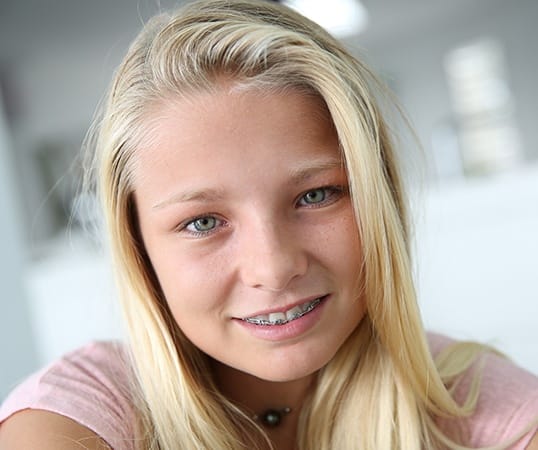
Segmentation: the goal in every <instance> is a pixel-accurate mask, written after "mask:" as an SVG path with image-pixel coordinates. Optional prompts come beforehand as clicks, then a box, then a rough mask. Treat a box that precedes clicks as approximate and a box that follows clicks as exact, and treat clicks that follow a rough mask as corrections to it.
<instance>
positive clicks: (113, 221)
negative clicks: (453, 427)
mask: <svg viewBox="0 0 538 450" xmlns="http://www.w3.org/2000/svg"><path fill="white" fill-rule="evenodd" d="M221 76H226V77H227V78H228V79H232V80H234V81H235V83H237V84H238V85H240V86H243V87H245V88H252V89H268V90H271V89H283V88H294V89H302V90H305V91H308V92H310V93H313V94H315V95H317V96H319V97H320V98H321V99H323V101H324V102H325V104H326V106H327V108H328V110H329V112H330V115H331V117H332V120H333V122H334V126H335V129H336V131H337V134H338V138H339V142H340V146H341V152H342V155H343V158H344V161H345V165H346V169H347V172H348V175H349V184H350V192H351V197H352V200H353V204H354V209H355V211H356V220H357V224H358V227H359V232H360V236H361V242H362V246H363V250H364V265H363V267H362V272H361V277H362V283H363V286H362V289H363V291H364V297H365V299H366V301H367V316H366V317H365V319H364V320H363V321H362V322H361V324H360V325H359V326H358V327H357V329H356V330H355V331H354V333H353V334H352V335H351V336H350V337H349V339H348V340H347V341H346V342H345V344H344V345H343V346H342V347H341V348H340V349H339V351H338V352H337V354H336V356H335V357H334V358H333V360H332V361H331V362H330V363H329V364H328V365H327V366H326V367H324V368H323V369H322V370H321V371H320V373H319V376H318V381H317V385H316V387H315V389H314V391H313V393H312V395H311V397H310V398H309V399H308V402H307V404H306V405H304V407H303V410H302V412H301V417H300V423H299V431H298V437H297V446H298V448H299V449H301V450H307V449H309V450H313V449H319V450H329V449H332V450H346V449H377V450H389V449H401V450H417V449H420V448H437V447H443V446H446V447H449V448H454V449H455V448H460V447H459V446H458V445H457V444H456V443H454V442H453V441H452V439H449V438H448V437H446V436H444V435H443V433H442V432H441V431H440V430H439V428H438V427H437V425H436V424H435V421H434V417H436V416H445V417H462V416H465V415H468V414H469V413H470V412H471V411H472V407H473V405H474V402H475V398H474V397H473V396H471V397H470V398H469V401H468V402H467V403H466V404H465V405H463V406H459V405H458V404H456V403H455V401H454V400H453V398H452V397H451V395H450V393H449V392H448V391H447V389H446V388H445V385H444V383H443V382H444V381H446V380H443V374H440V370H439V369H438V368H437V367H436V366H435V364H434V362H433V360H432V357H431V354H430V351H429V349H428V345H427V341H426V336H425V333H424V330H423V327H422V324H421V320H420V315H419V312H418V309H417V304H416V299H415V291H414V286H413V281H412V270H411V265H410V255H409V240H410V238H409V225H408V219H407V211H406V199H405V195H404V190H403V186H402V182H401V178H400V175H399V174H398V169H397V163H396V159H395V155H394V149H393V146H392V144H391V139H390V136H389V132H388V129H387V126H386V124H385V123H384V120H383V117H381V115H380V112H379V109H378V106H377V105H376V101H375V99H374V96H375V89H374V87H375V86H376V85H377V82H376V79H375V77H374V76H373V75H372V74H371V73H370V71H369V70H368V69H367V68H366V67H365V66H364V64H362V63H361V62H360V61H359V60H357V59H356V58H354V57H353V56H351V55H350V54H349V53H348V52H347V51H346V50H345V49H344V48H343V47H342V46H341V44H340V43H338V42H337V41H336V40H335V39H333V38H332V37H331V36H330V35H329V34H327V33H326V32H325V31H324V30H323V29H321V28H320V27H319V26H317V25H316V24H314V23H312V22H310V21H309V20H307V19H305V18H304V17H302V16H300V15H299V14H297V13H295V12H292V11H291V10H288V9H287V8H285V7H283V6H280V5H275V4H271V3H264V2H260V1H254V0H252V1H251V0H233V1H228V0H209V1H202V2H195V3H193V4H190V5H187V6H185V7H183V8H182V9H180V10H178V11H177V12H175V13H173V14H171V15H167V14H163V15H160V16H157V17H155V18H154V19H152V20H151V21H150V22H149V23H148V24H147V25H146V26H145V28H144V30H143V31H142V32H141V34H140V35H139V36H138V37H137V39H136V40H135V41H134V42H133V44H132V46H131V47H130V49H129V51H128V53H127V55H126V56H125V58H124V61H123V63H122V64H121V66H120V67H119V69H118V71H117V73H116V76H115V78H114V80H113V83H112V86H111V89H110V92H109V96H108V99H107V103H106V105H105V107H104V111H103V116H102V118H101V120H100V122H99V123H98V131H99V134H98V138H97V139H98V141H97V143H96V146H97V152H96V164H97V168H98V169H97V185H98V190H99V193H100V197H101V200H102V203H103V207H104V211H105V214H106V219H107V226H108V232H109V236H110V245H111V250H112V256H113V259H114V266H115V270H116V276H117V281H118V286H119V289H120V296H121V300H122V304H123V309H124V315H125V318H126V321H127V326H128V331H129V340H130V346H129V347H130V351H131V353H132V365H133V368H134V378H135V381H134V383H133V388H132V389H133V399H134V401H135V403H136V405H137V409H138V412H139V418H140V420H139V422H140V423H139V436H138V437H137V438H138V447H139V448H143V449H175V448H181V449H192V450H194V449H214V450H220V449H237V448H248V449H254V448H258V447H257V446H258V445H259V442H260V441H261V442H263V436H264V435H263V430H262V429H260V427H259V426H258V425H257V424H256V423H255V422H253V421H252V420H251V419H250V418H249V417H247V415H245V414H244V413H242V412H241V411H240V410H239V409H237V408H236V407H235V406H234V405H233V404H232V403H231V402H229V401H228V400H227V399H226V398H224V397H223V396H222V395H221V394H220V393H219V391H218V389H217V387H216V383H215V380H213V378H212V376H211V373H210V370H209V366H208V361H207V358H206V356H205V355H203V354H202V353H201V352H200V351H199V350H197V349H196V348H195V347H194V346H193V345H192V344H191V343H190V342H189V340H188V339H187V338H186V337H185V336H184V335H183V333H182V332H181V330H180V329H179V327H178V326H177V324H176V323H175V321H174V319H173V317H172V315H171V313H170V311H169V309H168V306H167V303H166V299H165V298H164V296H163V294H162V292H161V290H160V287H159V284H158V282H157V277H156V275H155V274H154V272H153V269H152V266H151V261H149V259H148V257H147V255H146V253H145V250H144V247H143V243H142V240H141V238H140V233H139V230H138V227H137V223H136V205H135V203H134V200H133V186H132V170H133V165H134V164H135V161H136V153H137V149H138V148H139V147H140V145H141V142H143V139H144V131H145V130H147V126H148V125H147V123H146V122H147V119H148V115H149V114H150V110H151V108H153V107H154V106H158V105H159V104H162V102H165V101H167V99H170V98H175V97H177V96H182V95H187V94H189V93H193V92H200V91H204V90H206V91H207V90H211V89H213V88H214V86H215V83H216V80H217V78H218V77H221ZM473 356H474V353H473V352H471V353H470V354H469V355H468V357H466V358H464V360H459V361H458V363H457V366H456V367H455V366H454V364H446V367H445V368H444V369H443V370H445V371H446V373H447V374H450V375H451V376H452V375H454V374H457V373H459V372H462V371H463V370H465V369H466V368H467V367H468V366H469V364H470V362H471V361H472V360H473ZM265 442H266V443H267V445H268V446H269V445H270V443H269V440H268V439H267V438H265ZM264 445H265V444H264Z"/></svg>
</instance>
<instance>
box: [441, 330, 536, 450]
mask: <svg viewBox="0 0 538 450" xmlns="http://www.w3.org/2000/svg"><path fill="white" fill-rule="evenodd" d="M435 341H436V342H435V344H434V345H433V346H432V349H433V352H434V354H435V353H436V350H438V349H439V348H440V347H442V346H443V343H444V344H448V343H450V342H451V341H450V340H447V339H446V338H442V337H436V338H435ZM476 371H481V372H480V373H481V384H480V394H479V397H478V401H477V405H476V410H475V411H474V413H473V414H472V415H471V416H470V417H468V418H465V419H457V420H455V419H450V420H449V419H439V420H438V424H439V425H440V426H441V428H442V429H443V431H445V432H446V433H448V434H449V435H451V436H452V435H456V436H460V437H461V438H462V439H463V440H464V444H465V445H467V446H470V447H486V446H492V445H499V444H504V443H507V442H513V440H514V438H515V437H516V436H521V433H522V432H523V431H524V430H527V431H526V432H525V434H524V435H523V436H522V437H521V438H520V439H519V440H517V441H516V442H514V443H513V444H512V445H511V446H509V447H508V448H509V449H510V450H524V449H525V448H526V447H527V445H528V444H529V442H530V441H531V439H532V438H533V436H534V434H535V433H536V432H537V430H538V424H537V421H538V378H537V377H536V376H535V375H533V374H532V373H530V372H527V371H526V370H524V369H522V368H520V367H518V366H517V365H516V364H514V363H513V362H512V361H510V360H509V359H507V358H504V357H503V356H499V355H497V354H493V353H487V354H485V355H484V356H483V360H482V361H478V362H477V363H475V364H474V366H473V367H472V368H471V369H470V370H469V371H468V373H466V374H465V375H464V376H463V378H462V379H461V381H460V382H459V383H458V385H457V387H456V389H455V391H454V398H455V400H456V401H457V402H458V403H460V404H461V403H463V402H464V401H465V399H466V397H467V393H468V392H469V388H470V385H471V382H472V380H473V376H474V375H475V374H476ZM532 424H534V425H532Z"/></svg>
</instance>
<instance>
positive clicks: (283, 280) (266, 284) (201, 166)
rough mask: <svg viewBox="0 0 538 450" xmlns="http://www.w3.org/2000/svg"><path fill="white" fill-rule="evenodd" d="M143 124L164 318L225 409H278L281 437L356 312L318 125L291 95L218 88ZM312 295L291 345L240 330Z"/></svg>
mask: <svg viewBox="0 0 538 450" xmlns="http://www.w3.org/2000/svg"><path fill="white" fill-rule="evenodd" d="M151 122H152V123H155V124H158V125H157V126H155V127H154V129H153V130H152V131H151V132H150V138H149V139H148V142H150V143H151V144H150V145H148V146H147V147H146V148H144V149H143V150H142V151H141V152H140V154H139V164H138V166H137V168H136V169H135V182H134V184H135V200H136V206H137V212H138V220H139V223H140V229H141V234H142V237H143V241H144V245H145V248H146V251H147V252H148V255H149V257H150V260H151V262H152V264H153V267H154V268H155V271H156V273H157V276H158V279H159V282H160V285H161V288H162V290H163V292H164V294H165V297H166V299H167V302H168V304H169V306H170V309H171V311H172V314H173V315H174V318H175V320H176V321H177V323H178V325H179V327H180V328H181V330H182V331H183V332H184V334H185V335H186V336H187V337H188V338H189V339H190V340H191V341H192V342H193V343H194V345H196V346H197V347H198V348H199V349H201V350H202V351H203V352H205V353H206V354H207V355H209V356H210V357H211V358H212V359H213V361H214V370H215V372H216V375H217V380H218V382H219V384H220V386H221V388H222V390H223V391H224V393H226V394H227V395H228V396H229V397H230V398H232V399H234V400H235V401H236V402H237V403H238V404H241V405H242V406H243V407H245V409H246V410H248V411H263V410H265V409H267V408H268V407H276V406H282V405H288V406H292V408H293V412H292V414H291V415H290V416H289V417H286V421H285V422H286V427H279V428H278V430H279V433H283V434H287V435H288V436H287V439H289V438H290V437H292V435H293V433H294V430H295V424H296V419H297V415H298V414H297V413H298V411H299V410H300V405H301V403H302V401H303V399H304V396H305V395H306V393H307V391H308V387H309V386H310V384H311V382H312V377H313V375H314V374H315V373H316V371H318V370H319V369H320V368H321V367H323V366H324V365H325V364H327V363H328V362H329V361H330V360H331V358H332V357H333V356H334V354H335V353H336V352H337V350H338V349H339V348H340V346H341V345H342V344H343V342H344V341H345V340H346V338H347V337H348V336H349V335H350V333H351V332H352V331H353V330H354V329H355V328H356V327H357V325H358V323H359V322H360V321H361V319H362V318H363V317H364V314H365V304H364V301H363V300H362V299H361V298H359V295H358V284H359V283H358V276H359V268H360V265H361V262H362V253H361V246H360V240H359V234H358V230H357V227H356V224H355V219H354V214H353V209H352V206H351V201H350V197H349V194H348V191H347V177H346V173H345V170H344V169H343V165H342V160H341V156H340V152H339V148H338V140H337V137H336V134H335V132H334V129H333V126H332V123H331V121H330V120H329V118H328V113H327V111H326V110H325V108H324V105H323V103H322V102H321V101H319V100H318V99H317V98H314V97H313V96H307V95H305V94H301V93H299V92H294V91H288V92H285V93H271V94H267V93H265V94H264V93H260V92H257V91H238V90H234V89H233V87H231V86H226V85H223V86H221V87H220V88H219V89H218V90H217V92H216V93H211V94H209V93H201V94H197V95H195V96H193V97H191V98H190V99H181V100H176V101H174V102H173V103H170V104H167V105H164V107H163V108H161V109H160V112H159V116H158V118H157V120H155V119H153V120H152V121H151ZM201 229H203V230H204V231H200V230H201ZM326 295H329V298H328V299H327V300H326V301H324V302H323V305H322V306H320V307H319V311H317V312H316V314H317V316H316V317H317V318H316V320H315V321H313V323H312V324H310V325H309V326H308V327H307V328H306V329H305V330H302V331H301V332H300V333H293V335H292V336H286V337H283V338H278V339H274V338H270V339H267V338H266V337H265V336H260V334H259V333H258V332H254V333H252V332H251V331H250V329H249V328H248V327H245V326H244V322H243V321H242V320H241V319H242V318H246V317H252V316H256V315H258V314H260V312H267V311H285V310H287V309H289V308H290V307H291V305H295V304H298V303H304V302H305V300H307V299H315V298H316V297H321V296H326ZM310 314H312V317H314V316H313V314H314V312H312V313H310ZM297 322H299V321H297ZM258 328H264V327H258ZM282 440H283V441H285V439H282ZM288 442H293V439H291V440H288ZM279 448H285V447H284V446H281V447H279Z"/></svg>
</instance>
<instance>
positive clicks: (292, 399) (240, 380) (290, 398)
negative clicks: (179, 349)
mask: <svg viewBox="0 0 538 450" xmlns="http://www.w3.org/2000/svg"><path fill="white" fill-rule="evenodd" d="M212 367H213V371H214V374H215V377H216V380H217V384H218V386H219V388H220V390H221V392H222V393H223V394H224V395H225V396H226V397H227V398H229V399H230V400H231V401H233V402H234V403H236V404H237V405H238V406H239V407H241V408H244V410H245V412H247V414H250V415H252V416H254V415H259V414H261V413H263V412H264V411H267V410H268V409H281V408H285V407H288V408H291V411H290V412H289V413H288V414H286V415H285V417H284V418H283V420H282V423H281V425H279V426H278V427H276V428H275V429H274V432H277V430H281V431H285V430H286V434H289V433H290V432H293V434H295V430H296V429H297V423H298V419H299V413H300V411H301V408H302V405H303V403H304V401H305V399H306V397H307V395H308V394H309V392H310V388H311V386H312V384H313V382H314V380H315V376H316V375H315V374H312V375H309V376H307V377H304V378H301V379H298V380H292V381H279V382H274V381H267V380H262V379H260V378H257V377H255V376H253V375H250V374H248V373H245V372H241V371H238V370H236V369H233V368H231V367H229V366H226V365H224V364H222V363H219V362H217V361H212Z"/></svg>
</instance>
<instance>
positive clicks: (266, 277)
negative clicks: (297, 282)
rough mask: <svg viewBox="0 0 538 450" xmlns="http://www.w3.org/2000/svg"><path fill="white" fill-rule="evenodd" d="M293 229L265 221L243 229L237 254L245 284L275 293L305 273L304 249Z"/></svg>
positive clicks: (306, 263) (306, 261) (306, 258)
mask: <svg viewBox="0 0 538 450" xmlns="http://www.w3.org/2000/svg"><path fill="white" fill-rule="evenodd" d="M292 228H293V227H291V226H286V225H282V224H277V223H274V222H273V223H271V222H267V221H265V222H263V223H258V224H255V225H251V226H249V227H248V230H245V232H244V233H243V236H242V237H241V243H240V246H239V255H238V257H239V261H240V276H241V279H242V282H243V283H244V284H245V285H247V286H249V287H255V288H258V289H264V290H267V291H274V292H277V291H282V290H284V289H285V288H286V287H288V286H289V284H290V283H291V281H292V280H294V279H295V278H298V277H300V276H301V275H304V274H305V273H306V271H307V267H308V255H307V251H306V249H304V248H303V246H302V244H301V239H299V236H297V235H296V233H295V232H294V231H293V229H292Z"/></svg>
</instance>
